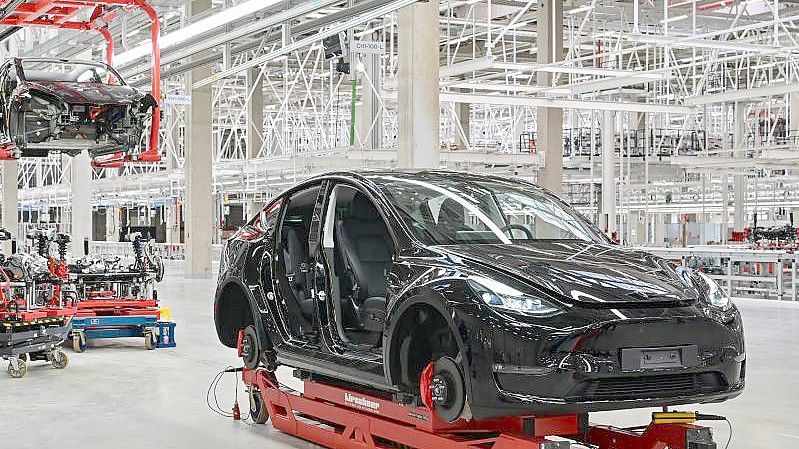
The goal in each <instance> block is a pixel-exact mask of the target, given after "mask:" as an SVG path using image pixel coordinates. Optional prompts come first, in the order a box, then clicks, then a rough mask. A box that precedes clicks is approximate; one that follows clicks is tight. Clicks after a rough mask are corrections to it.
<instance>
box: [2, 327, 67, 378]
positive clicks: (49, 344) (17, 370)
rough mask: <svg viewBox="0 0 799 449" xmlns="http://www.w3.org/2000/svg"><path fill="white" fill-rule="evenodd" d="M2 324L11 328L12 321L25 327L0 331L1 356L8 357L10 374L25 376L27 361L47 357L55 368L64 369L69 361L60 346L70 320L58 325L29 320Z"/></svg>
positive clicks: (45, 359)
mask: <svg viewBox="0 0 799 449" xmlns="http://www.w3.org/2000/svg"><path fill="white" fill-rule="evenodd" d="M38 321H41V322H45V321H48V320H37V322H38ZM4 324H5V325H6V326H10V327H11V328H13V327H15V324H16V325H17V326H20V327H23V326H22V325H24V327H25V328H26V329H25V330H22V331H13V332H4V333H0V358H3V359H4V360H8V366H7V368H6V372H7V373H8V375H9V376H11V377H13V378H21V377H25V376H26V375H27V374H28V362H34V361H46V362H48V363H50V364H52V365H53V367H54V368H56V369H64V368H66V367H67V365H68V364H69V357H67V355H66V353H64V351H62V350H61V348H60V346H61V343H63V342H64V339H65V338H66V337H67V335H69V332H70V330H71V323H70V322H69V320H66V321H64V322H63V324H61V325H57V326H47V327H46V326H35V325H30V324H29V323H15V324H10V323H4Z"/></svg>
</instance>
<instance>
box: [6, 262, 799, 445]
mask: <svg viewBox="0 0 799 449" xmlns="http://www.w3.org/2000/svg"><path fill="white" fill-rule="evenodd" d="M166 279H167V280H166V281H165V282H164V283H163V284H162V285H161V287H160V288H159V296H160V297H161V298H162V302H163V305H164V306H165V307H169V308H171V310H172V316H173V318H174V319H175V320H176V321H177V322H178V327H177V342H178V347H177V348H175V349H159V350H155V351H146V350H145V349H144V345H143V340H140V339H130V340H128V339H121V340H108V341H101V342H95V343H93V344H92V346H91V347H90V348H89V349H88V351H87V352H85V353H83V354H74V353H72V352H71V350H67V353H68V354H69V356H70V366H69V367H68V368H67V369H66V370H64V371H56V370H54V369H52V368H50V367H49V366H47V365H43V364H32V365H31V369H30V373H29V374H28V376H27V377H26V378H24V379H21V380H17V379H10V378H7V377H5V375H4V374H5V373H4V371H5V367H4V366H3V372H2V373H0V393H1V394H2V395H1V396H0V428H1V429H2V433H3V434H4V435H7V436H10V435H13V437H12V438H13V442H14V446H15V447H25V446H26V445H35V447H44V446H45V445H48V446H50V447H56V446H58V447H67V448H77V447H80V448H86V449H91V448H103V449H105V448H108V447H113V448H116V449H123V448H137V449H139V448H141V447H159V448H205V447H225V448H245V447H269V448H270V449H284V448H312V447H315V446H314V445H312V444H310V443H307V442H304V441H301V440H297V439H294V438H292V437H289V436H286V435H284V434H281V433H279V432H276V431H274V430H273V429H272V428H271V427H270V426H269V425H266V426H254V425H249V424H247V423H242V422H234V421H232V420H231V419H227V418H223V417H221V416H218V415H216V414H214V413H213V412H211V411H210V410H209V409H208V407H207V406H206V403H205V395H206V390H207V389H208V385H209V383H210V381H211V380H212V378H213V377H214V375H215V374H216V373H217V372H219V371H220V370H222V369H223V368H224V367H225V366H226V365H229V364H237V360H236V357H235V353H234V352H233V351H232V350H230V349H227V348H224V347H222V346H221V345H220V344H219V342H218V340H217V338H216V334H215V332H214V330H213V318H212V293H213V290H214V286H215V282H214V281H213V280H207V281H196V280H192V281H187V280H184V279H183V278H182V276H181V273H180V271H179V269H178V268H171V269H170V270H169V271H168V274H167V278H166ZM737 303H738V306H739V307H740V308H741V310H742V312H743V315H744V321H745V325H746V333H747V349H748V352H749V362H748V366H747V370H748V373H747V388H746V391H745V392H744V394H743V395H742V396H740V397H739V398H738V399H736V400H734V401H731V402H728V403H724V404H715V405H707V406H696V407H682V408H681V409H684V410H701V411H704V412H708V413H719V414H724V415H726V416H728V417H729V418H730V419H731V420H732V422H733V426H734V430H735V436H734V438H733V441H732V444H731V445H730V447H731V448H735V449H752V448H756V447H757V448H760V447H771V448H796V447H799V419H797V411H796V409H794V408H793V407H794V406H797V403H798V402H799V381H797V375H798V374H799V357H797V355H798V354H799V353H798V352H797V349H796V344H797V343H796V342H797V341H798V340H797V337H796V330H797V329H799V304H793V303H786V302H783V303H777V302H768V301H759V300H740V301H737ZM279 374H280V376H279V377H281V380H283V381H285V382H292V381H293V379H291V378H290V376H289V375H288V374H289V371H288V370H282V372H280V373H279ZM292 383H293V382H292ZM233 389H234V378H233V375H231V374H228V375H227V378H226V379H224V381H223V382H222V383H221V384H220V387H219V393H220V400H221V401H222V403H223V407H224V408H226V409H227V408H229V407H230V404H231V403H232V397H233ZM240 401H241V404H242V409H243V410H244V409H246V407H247V405H246V404H247V403H246V398H245V395H244V394H240ZM650 412H651V410H636V411H629V412H627V411H626V412H609V413H598V414H595V415H593V416H592V421H595V422H601V423H605V424H613V425H637V424H641V423H645V422H647V420H648V416H649V413H650ZM727 435H728V431H727V427H726V425H725V424H722V425H719V426H716V439H717V441H719V442H720V445H719V449H723V448H724V443H726V441H727Z"/></svg>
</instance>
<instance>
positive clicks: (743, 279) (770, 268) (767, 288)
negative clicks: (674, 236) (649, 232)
mask: <svg viewBox="0 0 799 449" xmlns="http://www.w3.org/2000/svg"><path fill="white" fill-rule="evenodd" d="M638 249H640V250H642V251H646V252H648V253H652V254H655V255H657V256H660V257H663V258H665V259H669V260H672V261H674V262H675V263H678V264H680V265H683V266H686V267H690V268H695V269H700V268H701V269H702V270H703V271H704V272H705V273H707V274H708V276H710V277H711V278H713V279H715V280H716V282H718V283H719V285H721V286H722V287H723V288H724V289H725V290H726V291H727V294H729V295H730V296H731V297H736V298H763V299H777V300H791V301H796V300H797V283H798V282H799V279H797V261H798V260H799V259H798V257H797V255H796V254H794V253H790V252H787V251H771V250H753V249H750V248H745V247H738V248H736V247H730V246H724V247H722V246H690V247H686V248H660V247H642V248H638Z"/></svg>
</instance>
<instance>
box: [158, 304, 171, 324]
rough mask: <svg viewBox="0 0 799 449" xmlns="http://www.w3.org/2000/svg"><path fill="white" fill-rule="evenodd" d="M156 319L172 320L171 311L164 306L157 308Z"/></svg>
mask: <svg viewBox="0 0 799 449" xmlns="http://www.w3.org/2000/svg"><path fill="white" fill-rule="evenodd" d="M158 319H159V320H161V321H172V312H171V311H170V310H169V309H168V308H166V307H161V308H160V309H158Z"/></svg>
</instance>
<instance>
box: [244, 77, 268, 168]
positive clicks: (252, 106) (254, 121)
mask: <svg viewBox="0 0 799 449" xmlns="http://www.w3.org/2000/svg"><path fill="white" fill-rule="evenodd" d="M260 75H261V68H260V67H253V68H251V69H249V70H247V95H250V92H252V95H251V96H250V101H248V102H247V117H246V122H247V159H252V158H254V157H258V152H259V151H260V150H261V146H262V145H263V143H264V138H263V133H264V90H263V78H262V77H261V76H260Z"/></svg>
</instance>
